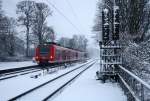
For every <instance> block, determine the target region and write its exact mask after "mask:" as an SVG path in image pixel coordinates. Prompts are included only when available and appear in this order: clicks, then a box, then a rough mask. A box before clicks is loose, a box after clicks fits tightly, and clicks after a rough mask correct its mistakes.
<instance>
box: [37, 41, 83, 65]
mask: <svg viewBox="0 0 150 101" xmlns="http://www.w3.org/2000/svg"><path fill="white" fill-rule="evenodd" d="M84 56H85V53H84V52H80V51H76V50H73V49H69V48H65V47H62V46H59V45H57V44H44V45H39V46H38V47H37V48H36V52H35V61H36V62H37V63H38V64H43V63H51V64H55V63H66V62H71V61H78V60H81V59H84Z"/></svg>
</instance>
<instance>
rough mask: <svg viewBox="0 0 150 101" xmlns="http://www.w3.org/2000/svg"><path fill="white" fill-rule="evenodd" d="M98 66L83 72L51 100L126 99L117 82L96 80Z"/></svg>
mask: <svg viewBox="0 0 150 101" xmlns="http://www.w3.org/2000/svg"><path fill="white" fill-rule="evenodd" d="M98 68H99V63H97V64H95V65H94V66H93V67H92V68H90V69H89V70H87V71H86V72H85V73H83V74H82V75H81V76H80V77H79V78H78V79H77V80H76V81H75V82H73V83H72V84H71V85H70V86H68V88H66V89H64V91H63V92H62V93H60V94H59V95H58V96H56V97H55V98H54V99H53V101H127V98H126V96H125V95H124V93H123V91H122V89H121V88H120V87H119V85H118V84H117V83H101V82H100V81H96V78H95V72H96V71H97V70H98Z"/></svg>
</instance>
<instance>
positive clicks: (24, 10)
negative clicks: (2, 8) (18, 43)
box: [17, 0, 36, 56]
mask: <svg viewBox="0 0 150 101" xmlns="http://www.w3.org/2000/svg"><path fill="white" fill-rule="evenodd" d="M35 7H36V6H35V2H34V1H29V0H28V1H21V2H19V3H18V4H17V14H18V15H19V17H18V22H19V23H20V24H21V25H23V26H25V27H26V56H29V33H30V28H31V27H32V25H33V24H34V23H33V22H34V21H35Z"/></svg>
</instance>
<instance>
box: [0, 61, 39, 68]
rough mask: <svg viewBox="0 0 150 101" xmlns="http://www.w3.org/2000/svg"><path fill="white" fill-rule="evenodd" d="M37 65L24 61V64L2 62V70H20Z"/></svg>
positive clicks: (0, 66)
mask: <svg viewBox="0 0 150 101" xmlns="http://www.w3.org/2000/svg"><path fill="white" fill-rule="evenodd" d="M32 65H37V63H33V61H24V62H0V70H5V69H11V68H20V67H26V66H32Z"/></svg>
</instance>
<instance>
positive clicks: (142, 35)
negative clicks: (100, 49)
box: [93, 0, 150, 75]
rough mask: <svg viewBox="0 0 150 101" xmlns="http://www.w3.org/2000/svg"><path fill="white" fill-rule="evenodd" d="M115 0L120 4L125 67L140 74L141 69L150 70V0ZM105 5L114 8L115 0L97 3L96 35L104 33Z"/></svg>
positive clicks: (121, 40) (103, 0)
mask: <svg viewBox="0 0 150 101" xmlns="http://www.w3.org/2000/svg"><path fill="white" fill-rule="evenodd" d="M115 1H116V5H117V6H119V14H120V43H121V44H122V45H123V46H124V48H123V50H122V54H123V59H124V62H123V63H124V65H125V67H127V68H128V69H130V70H133V71H134V72H135V73H136V74H139V75H140V74H141V73H142V72H141V70H145V71H148V70H149V69H148V68H149V67H148V66H149V64H150V58H149V56H150V2H149V0H115ZM105 5H107V6H109V8H112V9H113V0H102V2H101V1H99V2H98V3H97V15H96V19H95V25H94V27H93V33H94V35H95V36H98V35H101V34H102V25H101V24H102V23H101V21H102V15H101V13H102V8H103V7H104V6H105ZM107 6H106V7H107ZM95 38H96V37H95ZM96 40H99V39H97V38H96Z"/></svg>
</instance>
